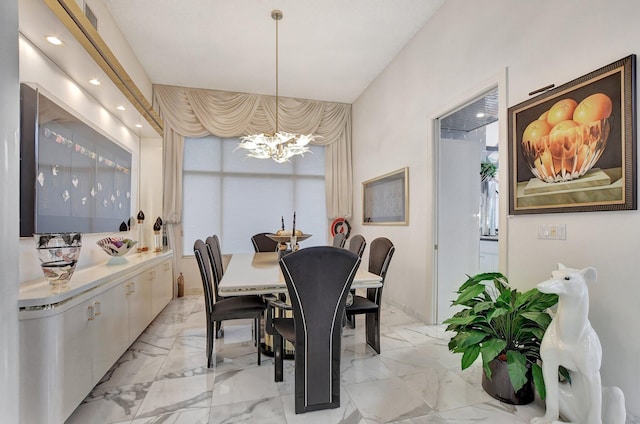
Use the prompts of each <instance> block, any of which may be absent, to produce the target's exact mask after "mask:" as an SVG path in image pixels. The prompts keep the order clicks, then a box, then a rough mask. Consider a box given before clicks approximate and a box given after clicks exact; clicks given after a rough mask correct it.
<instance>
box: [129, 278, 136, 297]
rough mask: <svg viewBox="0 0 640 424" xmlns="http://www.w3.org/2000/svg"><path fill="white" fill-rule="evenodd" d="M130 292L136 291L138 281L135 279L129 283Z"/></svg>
mask: <svg viewBox="0 0 640 424" xmlns="http://www.w3.org/2000/svg"><path fill="white" fill-rule="evenodd" d="M129 289H130V291H129V294H132V293H135V292H136V283H135V282H134V281H132V282H130V283H129Z"/></svg>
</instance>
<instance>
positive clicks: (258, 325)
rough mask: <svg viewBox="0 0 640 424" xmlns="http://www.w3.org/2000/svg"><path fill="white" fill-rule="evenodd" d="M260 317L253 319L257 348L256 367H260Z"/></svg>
mask: <svg viewBox="0 0 640 424" xmlns="http://www.w3.org/2000/svg"><path fill="white" fill-rule="evenodd" d="M260 316H261V315H258V317H257V318H256V319H255V324H254V325H255V332H256V346H257V347H258V366H259V365H260Z"/></svg>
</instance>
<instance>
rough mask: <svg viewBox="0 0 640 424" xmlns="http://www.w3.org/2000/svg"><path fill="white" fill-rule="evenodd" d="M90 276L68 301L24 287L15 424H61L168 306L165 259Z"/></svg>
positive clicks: (79, 279) (79, 278) (84, 273)
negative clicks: (18, 407) (17, 420)
mask: <svg viewBox="0 0 640 424" xmlns="http://www.w3.org/2000/svg"><path fill="white" fill-rule="evenodd" d="M94 268H95V269H91V270H80V271H76V273H75V274H74V280H73V281H74V282H75V283H76V286H75V287H72V288H70V290H69V291H68V292H67V294H66V295H65V294H64V293H63V294H55V295H49V297H47V293H50V288H49V287H48V284H47V283H46V282H43V283H42V284H43V286H42V287H39V286H38V284H40V282H37V283H36V284H34V286H35V287H31V286H29V287H21V295H22V296H21V298H20V300H19V306H20V313H19V318H20V422H24V423H38V424H47V423H56V424H58V423H62V422H64V421H65V419H67V418H68V417H69V415H70V414H71V413H72V412H73V410H74V409H75V408H76V407H77V406H78V405H79V404H80V403H81V402H82V400H83V399H84V398H85V397H86V395H87V394H89V392H90V391H91V389H93V387H94V386H95V385H96V384H97V383H98V381H100V379H101V378H102V377H103V376H104V374H105V373H106V372H107V371H108V370H109V368H110V367H111V366H112V365H113V364H114V363H115V362H116V361H117V360H118V358H119V357H120V356H121V355H122V354H123V353H124V352H125V351H126V349H127V348H128V347H129V346H130V345H131V343H132V342H134V341H135V339H136V338H137V337H138V336H139V335H140V333H141V332H142V331H144V329H145V328H146V327H147V326H148V325H149V323H150V322H151V321H152V320H153V318H155V316H156V315H157V312H159V311H160V310H162V308H164V306H165V305H166V303H168V302H169V300H170V299H171V297H167V296H168V292H167V287H169V288H172V284H173V283H172V275H171V274H172V273H171V254H170V252H168V253H164V254H159V255H150V256H147V257H145V256H138V257H135V260H130V263H128V264H126V265H123V266H120V267H113V266H109V265H106V264H105V265H101V266H98V267H94ZM39 290H40V291H39ZM38 293H43V294H42V295H40V294H38ZM38 296H41V297H38ZM65 296H66V297H65ZM154 296H155V297H157V300H156V301H155V302H154ZM163 303H164V304H163ZM152 305H155V306H152ZM0 421H1V419H0Z"/></svg>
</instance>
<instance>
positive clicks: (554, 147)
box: [508, 55, 637, 215]
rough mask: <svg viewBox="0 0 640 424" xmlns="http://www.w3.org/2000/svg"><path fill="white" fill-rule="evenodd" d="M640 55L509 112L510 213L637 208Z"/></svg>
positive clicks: (515, 107) (590, 74) (527, 102)
mask: <svg viewBox="0 0 640 424" xmlns="http://www.w3.org/2000/svg"><path fill="white" fill-rule="evenodd" d="M635 84H636V57H635V55H630V56H627V57H625V58H623V59H621V60H618V61H616V62H614V63H612V64H610V65H607V66H605V67H603V68H600V69H598V70H595V71H593V72H591V73H589V74H587V75H584V76H582V77H580V78H577V79H575V80H573V81H571V82H569V83H566V84H564V85H562V86H560V87H556V88H554V89H553V90H550V91H547V92H545V93H543V94H541V95H539V96H536V97H534V98H531V99H529V100H527V101H525V102H522V103H520V104H518V105H515V106H512V107H510V108H509V143H508V155H509V213H510V214H513V215H517V214H532V213H556V212H584V211H613V210H630V209H637V205H636V203H637V202H636V197H637V196H636V87H635Z"/></svg>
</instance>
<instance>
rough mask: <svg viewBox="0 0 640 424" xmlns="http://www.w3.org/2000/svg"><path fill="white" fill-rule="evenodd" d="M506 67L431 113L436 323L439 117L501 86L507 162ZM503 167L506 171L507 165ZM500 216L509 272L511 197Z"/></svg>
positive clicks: (503, 179) (502, 254) (503, 201)
mask: <svg viewBox="0 0 640 424" xmlns="http://www.w3.org/2000/svg"><path fill="white" fill-rule="evenodd" d="M507 70H508V68H506V67H505V68H503V69H502V70H500V71H499V72H498V73H497V74H495V75H493V76H492V77H491V78H489V79H487V80H485V81H484V82H482V83H480V84H477V85H475V86H473V87H471V88H469V89H467V90H465V91H463V92H461V93H459V94H457V95H455V96H454V97H452V98H451V99H449V100H447V102H446V103H444V104H443V105H442V106H441V107H438V108H436V111H437V112H435V113H432V114H431V116H430V117H429V126H430V127H431V129H430V133H431V136H432V138H431V139H432V140H433V145H432V156H431V164H432V166H431V169H432V170H433V175H432V181H433V190H432V196H433V199H432V200H433V202H432V204H433V208H432V214H431V216H432V222H431V229H432V232H431V233H432V235H433V240H432V258H431V259H432V263H433V268H432V275H431V281H432V284H431V288H432V293H431V302H432V304H431V311H432V313H431V315H432V316H431V321H432V322H433V323H437V321H436V320H437V317H438V248H437V246H438V236H439V235H438V206H439V203H438V202H439V200H438V187H439V184H440V179H439V175H440V163H439V159H438V158H439V155H440V151H439V144H440V123H439V121H440V119H441V118H442V117H444V116H446V115H449V114H451V113H453V112H455V111H456V110H459V109H461V108H462V107H464V106H466V105H467V104H468V103H470V102H472V101H474V100H476V99H478V98H479V97H481V96H482V95H483V94H485V93H487V92H488V91H490V90H492V89H493V88H495V87H498V138H499V140H500V147H501V148H500V149H499V153H498V157H499V163H501V164H505V165H507V164H508V159H509V157H508V153H507V135H508V129H507V118H508V116H507V109H508V108H507V98H508V96H507ZM505 165H503V170H504V171H506V168H504V166H505ZM504 171H503V172H500V175H499V178H498V183H499V186H500V187H501V191H503V192H504V193H508V183H509V179H508V174H509V173H508V172H504ZM499 208H500V211H499V217H498V228H499V231H500V237H499V239H498V270H499V271H500V272H501V273H503V274H505V275H508V268H509V258H508V237H509V232H508V230H509V228H508V218H509V217H508V215H507V214H508V211H509V209H508V208H509V205H508V196H505V195H503V196H500V201H499Z"/></svg>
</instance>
